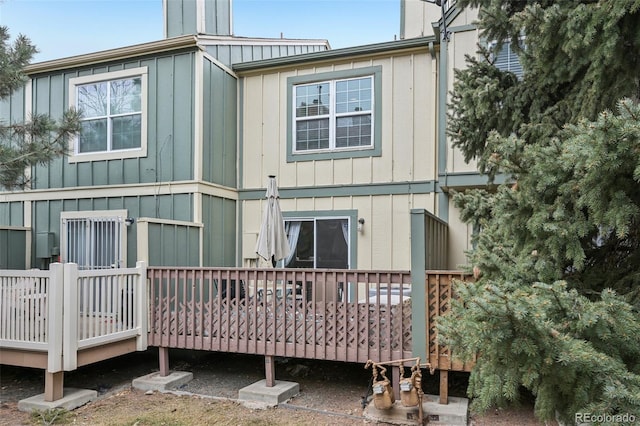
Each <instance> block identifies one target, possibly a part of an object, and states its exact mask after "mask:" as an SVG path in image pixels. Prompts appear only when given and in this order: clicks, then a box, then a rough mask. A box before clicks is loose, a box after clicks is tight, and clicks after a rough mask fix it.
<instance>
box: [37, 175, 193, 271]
mask: <svg viewBox="0 0 640 426" xmlns="http://www.w3.org/2000/svg"><path fill="white" fill-rule="evenodd" d="M117 192H118V189H117V188H114V189H113V193H114V195H113V196H110V197H101V198H80V199H64V200H60V199H52V200H41V201H33V203H32V205H33V229H34V231H35V232H52V233H54V234H55V243H54V244H55V245H56V246H58V247H60V239H61V235H60V232H61V221H60V217H61V213H62V212H75V211H93V210H126V211H127V215H128V216H130V217H133V218H138V217H157V218H164V219H173V220H181V221H186V222H190V221H192V218H193V216H194V212H193V195H192V194H171V195H158V196H153V195H147V196H117V195H116V194H117ZM135 230H136V225H135V223H134V224H133V225H131V226H128V227H127V265H128V266H131V265H135V264H136V261H137V260H138V259H137V247H136V238H135V236H136V234H135V232H136V231H135ZM35 249H36V247H35V245H33V247H32V256H33V257H32V259H33V261H34V262H35V261H36V259H35ZM34 264H37V263H34Z"/></svg>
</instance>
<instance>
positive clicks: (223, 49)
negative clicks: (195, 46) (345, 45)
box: [206, 39, 328, 66]
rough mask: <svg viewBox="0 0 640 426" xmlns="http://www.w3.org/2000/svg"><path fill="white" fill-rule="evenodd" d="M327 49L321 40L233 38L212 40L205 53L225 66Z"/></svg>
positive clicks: (326, 45)
mask: <svg viewBox="0 0 640 426" xmlns="http://www.w3.org/2000/svg"><path fill="white" fill-rule="evenodd" d="M327 49H328V44H327V43H326V42H323V41H311V42H309V43H306V42H305V41H295V42H289V43H285V42H283V43H278V41H277V39H265V40H264V41H263V42H261V43H259V42H258V41H257V40H249V41H247V42H242V43H239V42H233V40H229V41H226V40H220V41H219V42H217V43H216V42H214V41H212V42H211V44H207V45H206V51H207V53H209V54H210V55H211V56H213V57H214V58H216V59H218V60H219V61H220V62H222V63H223V64H225V65H227V66H232V65H234V64H238V63H241V62H251V61H261V60H263V59H273V58H282V57H286V56H291V55H301V54H303V53H314V52H324V51H326V50H327Z"/></svg>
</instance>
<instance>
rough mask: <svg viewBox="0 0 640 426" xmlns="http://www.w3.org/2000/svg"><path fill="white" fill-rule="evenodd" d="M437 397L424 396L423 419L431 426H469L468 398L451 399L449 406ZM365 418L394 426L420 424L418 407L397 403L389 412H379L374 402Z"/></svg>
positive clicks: (370, 404)
mask: <svg viewBox="0 0 640 426" xmlns="http://www.w3.org/2000/svg"><path fill="white" fill-rule="evenodd" d="M439 400H440V397H439V396H437V395H423V397H422V418H423V420H425V423H428V424H429V425H450V426H467V424H468V413H469V400H468V399H467V398H456V397H452V396H450V397H449V403H448V404H440V403H439ZM364 417H366V418H368V419H370V420H375V421H378V422H384V423H390V424H394V425H416V424H418V419H419V418H420V417H419V409H418V407H417V406H416V407H405V406H403V405H402V403H401V402H400V401H396V402H395V403H394V404H393V407H391V408H389V409H388V410H379V409H377V408H376V407H375V405H374V403H373V401H371V402H370V403H369V405H368V406H367V407H366V408H365V410H364Z"/></svg>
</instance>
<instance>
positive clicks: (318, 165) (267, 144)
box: [241, 48, 436, 189]
mask: <svg viewBox="0 0 640 426" xmlns="http://www.w3.org/2000/svg"><path fill="white" fill-rule="evenodd" d="M365 66H367V67H368V66H382V99H378V100H376V101H377V102H382V117H380V118H381V119H382V120H383V121H382V156H380V157H365V158H347V159H332V160H317V161H299V162H291V163H287V157H286V141H287V131H288V129H287V115H286V114H287V103H288V99H287V78H288V77H292V76H298V75H306V74H309V73H319V72H328V71H338V70H345V69H354V68H359V67H365ZM434 66H436V64H435V62H434V61H433V60H432V59H431V56H430V55H429V53H428V52H427V51H426V48H425V49H424V50H423V51H421V52H420V51H414V52H413V53H410V54H404V55H396V56H393V57H389V58H382V59H378V58H375V59H371V60H367V61H360V62H358V63H352V62H346V63H342V64H338V65H321V66H317V67H314V68H308V67H307V68H304V69H300V70H295V69H293V70H284V71H283V70H279V71H274V72H270V73H269V72H265V73H264V74H261V75H254V76H247V77H245V81H246V84H245V91H244V99H242V102H241V108H243V111H242V114H243V117H244V120H243V123H244V128H243V129H242V134H243V138H242V144H243V158H242V165H243V176H242V187H243V188H245V189H251V188H263V187H264V186H265V178H266V176H267V175H269V174H275V175H277V176H278V183H279V185H280V186H283V187H289V188H291V187H301V186H302V187H305V186H313V187H317V186H325V185H336V184H340V185H349V184H371V183H389V182H405V181H415V180H428V179H433V178H434V176H435V161H436V149H435V133H436V126H435V123H436V118H435V105H436V104H435V102H436V88H435V87H432V85H433V81H432V79H431V75H432V72H433V68H432V67H434ZM425 77H427V78H425Z"/></svg>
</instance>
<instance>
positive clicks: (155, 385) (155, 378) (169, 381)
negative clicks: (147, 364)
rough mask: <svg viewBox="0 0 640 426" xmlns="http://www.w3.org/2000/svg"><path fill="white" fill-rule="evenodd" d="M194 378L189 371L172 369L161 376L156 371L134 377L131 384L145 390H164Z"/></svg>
mask: <svg viewBox="0 0 640 426" xmlns="http://www.w3.org/2000/svg"><path fill="white" fill-rule="evenodd" d="M192 379H193V373H191V372H189V371H172V372H171V373H169V374H168V375H166V376H161V375H160V373H159V372H155V373H151V374H147V375H146V376H142V377H138V378H137V379H133V382H132V383H131V386H133V387H134V388H135V389H140V390H143V391H149V390H151V391H159V392H162V391H166V390H170V389H175V388H177V387H179V386H182V385H184V384H185V383H188V382H190V381H191V380H192Z"/></svg>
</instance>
